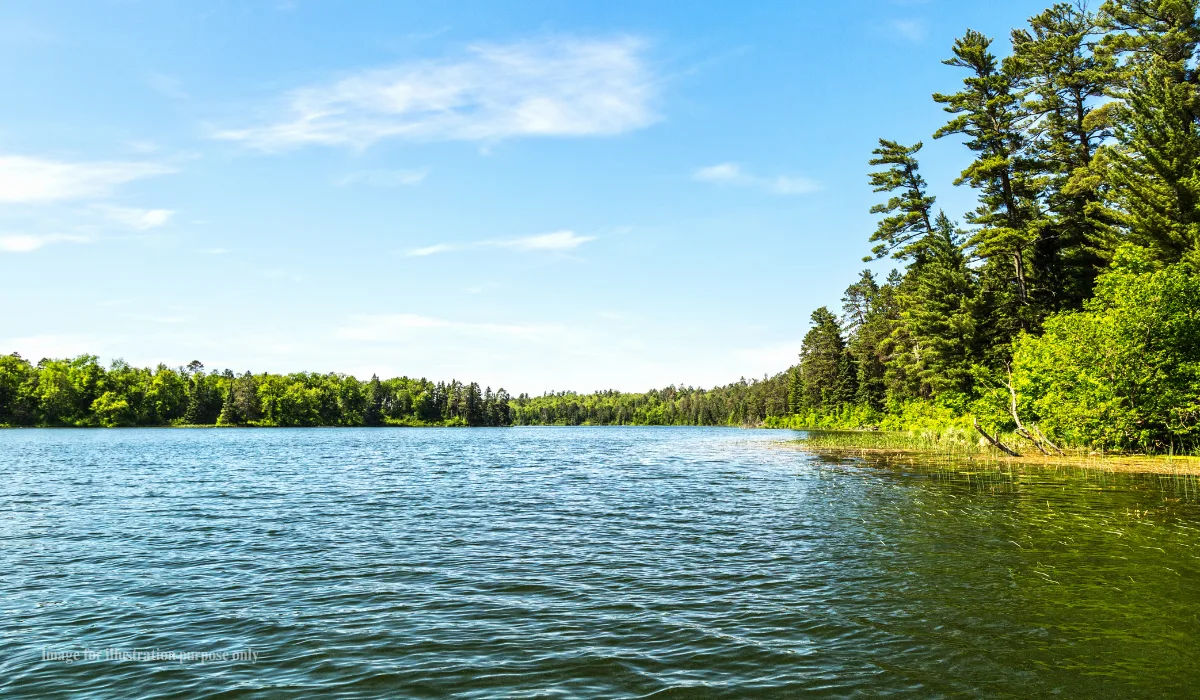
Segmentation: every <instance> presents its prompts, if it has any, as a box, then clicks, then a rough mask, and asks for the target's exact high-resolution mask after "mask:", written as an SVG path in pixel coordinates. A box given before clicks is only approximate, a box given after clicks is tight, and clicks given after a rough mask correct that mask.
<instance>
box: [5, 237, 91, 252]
mask: <svg viewBox="0 0 1200 700" xmlns="http://www.w3.org/2000/svg"><path fill="white" fill-rule="evenodd" d="M90 240H91V239H90V238H88V237H87V236H74V235H68V234H59V233H50V234H28V233H11V234H5V235H0V253H32V252H33V251H35V250H37V249H38V248H42V247H45V246H48V245H50V244H52V243H87V242H88V241H90Z"/></svg>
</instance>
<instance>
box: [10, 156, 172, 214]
mask: <svg viewBox="0 0 1200 700" xmlns="http://www.w3.org/2000/svg"><path fill="white" fill-rule="evenodd" d="M169 172H172V169H171V168H168V167H166V166H163V165H159V164H156V163H137V162H116V161H113V162H102V161H96V162H78V163H72V162H68V161H59V160H49V159H45V158H30V157H27V156H3V155H0V202H10V203H44V202H54V201H61V200H69V199H88V198H95V197H103V196H105V195H107V194H109V193H110V192H111V191H112V190H113V189H114V188H115V187H117V186H118V185H122V184H124V183H126V182H131V181H133V180H138V179H140V178H144V177H150V176H153V175H163V174H166V173H169Z"/></svg>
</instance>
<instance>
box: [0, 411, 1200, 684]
mask: <svg viewBox="0 0 1200 700" xmlns="http://www.w3.org/2000/svg"><path fill="white" fill-rule="evenodd" d="M795 436H796V434H793V433H787V432H782V431H744V430H731V429H700V428H697V429H690V428H678V429H675V428H513V429H496V430H490V429H471V430H449V429H440V430H439V429H433V430H421V429H393V430H388V429H375V430H371V429H301V430H284V429H273V430H8V431H0V542H3V546H2V548H0V608H2V609H3V614H4V618H5V622H4V624H3V626H0V696H5V697H13V696H20V695H29V696H34V695H36V696H61V697H67V696H71V697H85V698H86V697H151V696H171V697H198V696H220V697H256V696H257V697H314V696H316V695H318V694H320V695H323V696H333V695H335V694H336V695H339V696H342V697H463V698H497V697H520V698H525V697H534V696H541V697H597V698H609V697H646V696H653V697H747V696H756V697H790V696H796V695H799V694H803V695H805V696H814V697H816V696H823V695H824V696H835V697H841V696H846V695H855V694H859V695H862V696H876V695H883V694H892V695H894V696H901V697H904V696H911V697H931V696H962V697H979V696H984V697H988V696H993V697H1002V696H1007V697H1030V696H1044V695H1050V694H1055V695H1058V696H1059V697H1098V696H1105V697H1164V696H1167V697H1170V696H1175V697H1192V696H1195V695H1196V694H1197V693H1200V680H1197V679H1196V678H1195V675H1194V674H1195V671H1196V669H1198V668H1200V505H1198V502H1200V501H1198V499H1197V495H1196V492H1195V483H1196V482H1195V481H1194V480H1186V479H1177V478H1173V477H1170V476H1147V475H1111V474H1103V473H1094V472H1093V473H1088V472H1078V471H1076V472H1069V471H1067V472H1057V473H1056V472H1051V471H1030V472H1025V473H1020V472H1012V473H1002V472H997V471H994V470H982V471H973V470H975V469H978V467H975V468H968V467H966V466H964V467H963V469H961V470H953V469H944V468H943V469H921V468H917V467H912V468H900V467H888V468H884V467H879V466H872V465H870V464H865V463H862V462H860V461H856V460H844V461H838V460H830V459H827V458H826V459H822V458H817V457H814V456H812V455H809V454H806V453H804V452H802V451H799V450H796V449H795V448H793V447H789V446H786V445H783V444H781V441H783V440H787V439H790V438H793V437H795ZM247 651H250V652H252V654H248V656H250V658H248V659H242V658H235V657H234V656H233V655H234V654H242V653H245V652H247ZM151 652H154V653H157V654H158V656H157V657H155V656H153V655H152V654H151ZM137 653H140V654H142V656H137V655H136V654H137ZM203 654H210V655H212V656H210V657H209V658H201V655H203ZM221 655H224V657H222V656H221ZM147 656H150V658H147ZM63 657H68V658H63ZM163 657H165V658H163ZM72 659H74V660H72Z"/></svg>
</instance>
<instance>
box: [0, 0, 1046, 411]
mask: <svg viewBox="0 0 1200 700" xmlns="http://www.w3.org/2000/svg"><path fill="white" fill-rule="evenodd" d="M1044 5H1045V3H1033V2H1017V1H1014V2H1007V3H981V2H954V3H952V2H946V1H940V0H928V1H927V2H920V1H919V0H904V1H902V0H863V1H861V2H847V3H817V2H754V3H707V4H701V3H694V2H656V3H644V2H603V3H563V2H520V3H516V2H513V3H500V2H439V3H398V2H387V3H383V2H380V3H375V4H368V3H333V2H308V1H306V0H294V1H292V2H249V1H247V2H215V1H214V2H205V3H183V2H179V3H171V2H161V3H160V2H153V3H152V2H80V3H66V2H64V3H41V2H8V3H5V4H4V5H3V6H0V93H2V94H4V96H5V99H4V109H3V110H0V275H2V276H3V281H4V289H5V303H4V304H3V305H0V351H3V352H12V351H17V352H20V353H21V354H22V355H23V356H26V357H30V358H32V359H34V360H36V359H38V358H40V357H42V356H56V357H57V356H66V355H74V354H78V353H82V352H91V353H95V354H98V355H100V356H101V358H102V359H105V360H108V359H110V358H114V357H122V358H124V359H126V360H128V361H130V362H132V363H134V364H139V365H154V364H157V363H158V362H166V363H167V364H170V365H179V364H184V363H186V362H188V361H190V360H193V359H199V360H201V361H203V362H204V363H205V364H206V365H207V366H209V367H220V368H224V367H230V368H232V369H234V370H236V371H239V372H240V371H244V370H246V369H249V370H253V371H263V370H269V371H300V370H313V371H342V372H347V373H353V374H356V375H358V376H360V377H365V376H370V374H371V373H372V372H376V373H379V374H380V376H395V375H400V374H407V375H410V376H426V377H429V378H432V379H449V378H451V377H457V378H460V379H468V380H476V381H480V382H481V383H485V384H489V385H491V386H493V387H498V386H504V387H506V388H508V389H509V390H510V391H513V392H521V391H528V392H531V393H541V392H542V391H545V390H561V389H575V390H581V391H591V390H595V389H603V388H617V389H623V390H642V389H646V388H649V387H652V386H663V385H666V384H670V383H675V384H687V385H699V386H712V385H715V384H723V383H727V382H730V381H736V380H737V379H738V378H739V377H741V376H746V377H754V376H762V375H763V374H764V373H771V374H773V373H775V372H777V371H780V370H782V369H784V368H786V367H787V366H788V365H789V364H791V363H792V362H794V359H795V356H796V353H797V351H798V350H799V345H800V339H801V338H802V337H803V335H804V332H805V330H806V328H807V325H808V317H809V314H810V313H811V312H812V310H813V309H814V308H815V307H817V306H820V305H831V306H836V305H837V304H838V302H839V299H840V296H841V291H842V290H843V289H844V288H845V287H846V285H847V284H849V283H850V282H852V281H853V280H854V278H855V277H856V275H857V272H858V271H859V270H861V269H862V268H863V264H862V263H861V262H860V260H861V257H862V256H863V255H864V254H865V253H866V252H867V251H868V249H869V246H868V245H867V238H868V236H869V235H870V233H871V231H872V230H873V228H874V217H872V215H870V214H869V213H868V209H869V208H870V206H871V205H872V204H873V203H874V202H875V201H876V198H877V195H874V194H873V193H872V192H871V191H870V188H869V186H868V185H867V179H866V173H867V171H868V170H869V168H868V166H867V164H866V161H867V159H868V158H869V157H870V151H871V149H872V147H873V146H874V144H875V141H876V139H878V138H879V137H887V138H892V139H896V140H900V141H904V142H912V141H917V140H924V141H925V143H926V148H925V150H924V151H923V152H922V156H923V158H922V165H923V168H924V170H925V174H926V178H927V179H928V180H929V182H930V185H931V190H932V193H933V194H935V195H937V196H938V198H939V205H941V206H943V207H945V209H946V210H947V212H948V213H950V214H951V215H952V216H953V217H955V218H961V215H962V213H963V212H964V211H965V210H967V209H968V208H970V206H971V196H970V193H969V192H967V191H962V190H961V188H958V189H956V188H954V187H952V186H951V181H952V180H953V178H954V176H955V174H956V173H957V171H958V170H959V169H961V168H962V167H963V165H965V163H966V162H967V161H968V160H969V157H970V156H969V154H968V153H967V152H966V151H965V150H964V149H963V148H962V147H961V146H960V145H958V144H957V143H951V142H950V140H948V139H947V140H943V141H939V142H933V141H932V140H931V139H930V138H929V135H930V134H931V133H932V132H933V130H934V129H936V128H937V127H938V126H940V125H941V124H942V123H943V121H944V119H943V116H944V115H943V114H942V113H941V111H940V108H939V107H938V105H936V104H935V103H933V101H932V100H931V99H930V98H929V95H930V94H931V93H932V92H934V91H943V92H949V91H953V90H955V89H957V85H958V84H959V81H960V80H961V77H962V76H961V75H959V74H958V73H957V72H956V70H955V69H953V68H949V67H946V66H943V65H941V64H940V60H941V59H943V58H945V57H946V56H947V55H948V54H949V46H950V44H951V42H952V41H953V39H954V37H956V36H959V35H961V33H962V32H963V30H964V29H966V28H967V27H971V28H974V29H978V30H981V31H985V32H987V33H989V34H991V35H993V36H995V37H997V48H998V50H999V51H1000V52H1001V53H1003V52H1004V51H1005V50H1006V46H1007V39H1006V37H1007V33H1008V31H1009V29H1010V28H1012V27H1014V26H1018V25H1020V24H1021V23H1022V22H1023V21H1024V20H1025V18H1027V17H1028V16H1030V15H1032V14H1035V13H1036V12H1038V11H1040V10H1041V9H1042V8H1043V7H1044ZM873 267H874V268H875V269H877V270H879V271H881V272H886V270H887V269H888V267H889V266H888V265H885V264H875V265H873Z"/></svg>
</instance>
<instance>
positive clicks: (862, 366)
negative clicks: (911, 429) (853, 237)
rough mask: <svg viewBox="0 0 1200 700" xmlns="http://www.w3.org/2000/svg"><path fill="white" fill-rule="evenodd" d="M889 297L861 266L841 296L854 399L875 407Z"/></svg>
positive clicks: (881, 389)
mask: <svg viewBox="0 0 1200 700" xmlns="http://www.w3.org/2000/svg"><path fill="white" fill-rule="evenodd" d="M922 255H924V254H922ZM889 291H890V290H889ZM889 299H890V294H885V293H884V291H883V290H882V289H881V288H880V286H879V284H878V283H877V282H876V281H875V276H874V275H872V274H871V271H870V270H863V271H862V273H861V274H860V276H859V279H858V281H857V282H855V283H854V284H852V285H850V286H849V287H847V288H846V292H845V294H844V295H843V296H842V327H843V328H844V329H845V331H846V336H847V341H846V351H847V352H848V353H849V355H850V357H851V358H853V360H854V362H853V364H854V366H855V369H856V372H857V375H856V377H855V397H854V403H856V404H858V405H860V406H868V407H870V408H873V409H876V410H880V409H882V408H883V404H884V398H885V395H886V386H885V383H884V374H885V372H886V369H887V368H886V366H885V364H884V357H885V354H884V353H885V352H886V351H885V350H884V345H885V344H886V341H887V339H888V336H889V335H890V334H891V330H892V320H893V319H892V318H890V317H889V316H890V315H889V311H890V308H889V306H890V305H889V304H888V303H887V300H889Z"/></svg>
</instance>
